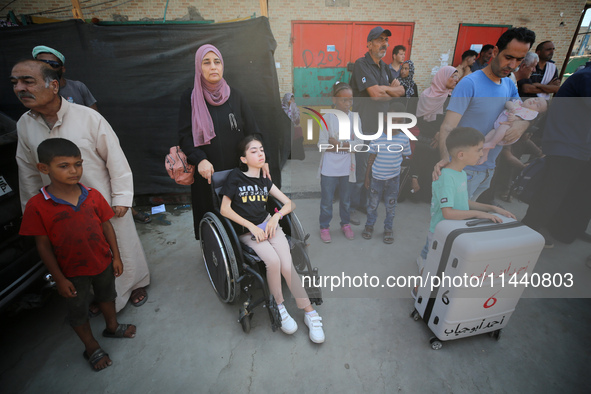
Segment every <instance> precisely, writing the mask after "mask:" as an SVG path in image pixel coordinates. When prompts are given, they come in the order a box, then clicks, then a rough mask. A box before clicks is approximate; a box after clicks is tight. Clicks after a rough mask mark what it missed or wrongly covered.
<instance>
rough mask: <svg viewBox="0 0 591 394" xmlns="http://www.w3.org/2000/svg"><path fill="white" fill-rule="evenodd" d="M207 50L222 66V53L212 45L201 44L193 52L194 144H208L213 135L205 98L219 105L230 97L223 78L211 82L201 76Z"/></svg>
mask: <svg viewBox="0 0 591 394" xmlns="http://www.w3.org/2000/svg"><path fill="white" fill-rule="evenodd" d="M209 52H213V53H215V54H216V55H217V56H218V57H219V58H220V60H221V62H222V66H223V65H224V59H223V58H222V54H221V53H220V51H219V50H218V49H217V48H216V47H214V46H213V45H210V44H206V45H202V46H201V47H199V49H198V50H197V52H196V53H195V84H194V87H193V93H191V107H192V108H193V111H192V115H191V123H192V125H193V143H194V144H195V146H201V145H209V143H210V141H211V140H212V138H213V137H215V130H214V129H213V121H212V120H211V115H210V114H209V111H208V109H207V104H205V100H207V102H208V103H209V104H211V105H215V106H220V105H222V104H224V103H225V102H226V101H228V98H229V97H230V86H229V85H228V83H227V82H226V80H225V79H223V78H222V79H221V80H220V81H219V82H217V83H211V82H207V81H206V80H205V78H203V72H202V71H201V63H202V62H203V58H204V57H205V55H207V54H208V53H209Z"/></svg>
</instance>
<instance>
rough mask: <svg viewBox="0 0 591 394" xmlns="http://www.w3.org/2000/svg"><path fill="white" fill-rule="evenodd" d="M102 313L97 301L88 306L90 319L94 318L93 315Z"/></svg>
mask: <svg viewBox="0 0 591 394" xmlns="http://www.w3.org/2000/svg"><path fill="white" fill-rule="evenodd" d="M101 313H102V312H101V309H100V308H99V306H98V305H97V303H96V302H92V303H90V305H89V306H88V318H89V319H92V318H93V317H97V316H98V315H100V314H101Z"/></svg>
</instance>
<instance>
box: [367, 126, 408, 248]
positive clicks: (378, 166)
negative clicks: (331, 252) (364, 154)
mask: <svg viewBox="0 0 591 394" xmlns="http://www.w3.org/2000/svg"><path fill="white" fill-rule="evenodd" d="M404 121H405V119H393V123H395V124H396V123H398V124H401V123H404ZM384 124H385V122H384ZM368 152H369V153H370V156H369V159H368V161H367V171H366V173H365V188H366V189H369V199H368V203H367V221H366V223H365V229H364V230H363V232H362V233H361V236H362V237H363V238H365V239H371V237H372V234H373V226H374V224H375V223H376V220H377V219H378V213H377V209H378V205H379V202H380V200H382V199H383V201H384V204H385V206H386V218H385V219H384V243H386V244H391V243H393V242H394V232H393V230H392V225H393V222H394V208H395V207H396V199H397V198H398V188H399V186H400V165H401V164H402V156H410V155H411V150H410V140H409V138H408V137H407V136H406V135H405V134H404V133H401V132H400V130H392V137H391V138H390V139H388V135H387V133H386V131H384V132H383V133H382V135H381V136H380V137H379V138H378V139H376V140H374V141H373V142H372V143H371V144H370V145H369V151H368Z"/></svg>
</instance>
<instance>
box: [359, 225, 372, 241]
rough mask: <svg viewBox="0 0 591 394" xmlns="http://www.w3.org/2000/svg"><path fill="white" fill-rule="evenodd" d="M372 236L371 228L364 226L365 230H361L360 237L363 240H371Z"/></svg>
mask: <svg viewBox="0 0 591 394" xmlns="http://www.w3.org/2000/svg"><path fill="white" fill-rule="evenodd" d="M372 234H373V226H365V229H363V232H362V233H361V236H362V237H363V238H364V239H371V236H372Z"/></svg>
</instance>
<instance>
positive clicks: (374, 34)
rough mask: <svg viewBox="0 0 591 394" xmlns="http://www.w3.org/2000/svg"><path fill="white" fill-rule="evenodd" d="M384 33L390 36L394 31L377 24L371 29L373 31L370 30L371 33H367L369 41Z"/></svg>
mask: <svg viewBox="0 0 591 394" xmlns="http://www.w3.org/2000/svg"><path fill="white" fill-rule="evenodd" d="M382 33H386V36H388V37H390V36H391V35H392V33H391V32H390V30H386V29H384V28H383V27H381V26H376V27H374V28H373V29H371V31H370V32H369V34H368V35H367V42H370V41H373V40H375V39H376V38H378V37H379V36H381V35H382Z"/></svg>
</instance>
